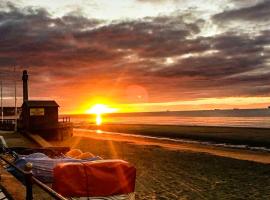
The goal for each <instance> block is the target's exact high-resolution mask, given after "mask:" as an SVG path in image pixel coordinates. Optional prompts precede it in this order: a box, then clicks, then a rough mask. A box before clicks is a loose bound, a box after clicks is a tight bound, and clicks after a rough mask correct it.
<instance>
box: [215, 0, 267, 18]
mask: <svg viewBox="0 0 270 200" xmlns="http://www.w3.org/2000/svg"><path fill="white" fill-rule="evenodd" d="M269 13H270V1H269V0H265V1H262V2H259V3H257V4H255V5H252V6H249V7H242V8H239V9H234V10H225V11H224V12H222V13H219V14H216V15H214V16H213V19H214V20H215V21H217V22H226V21H233V20H247V21H264V22H269V21H270V15H269Z"/></svg>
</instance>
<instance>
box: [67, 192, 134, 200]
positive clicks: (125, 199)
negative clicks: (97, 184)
mask: <svg viewBox="0 0 270 200" xmlns="http://www.w3.org/2000/svg"><path fill="white" fill-rule="evenodd" d="M70 200H135V193H134V192H133V193H129V194H122V195H115V196H110V197H80V198H70Z"/></svg>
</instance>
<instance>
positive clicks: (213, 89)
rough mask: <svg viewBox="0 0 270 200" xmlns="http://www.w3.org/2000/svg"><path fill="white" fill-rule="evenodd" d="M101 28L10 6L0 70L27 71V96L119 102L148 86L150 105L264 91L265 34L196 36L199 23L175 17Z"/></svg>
mask: <svg viewBox="0 0 270 200" xmlns="http://www.w3.org/2000/svg"><path fill="white" fill-rule="evenodd" d="M257 6H258V5H257ZM243 9H244V8H243ZM245 9H251V8H245ZM255 10H256V9H255ZM238 11H239V12H240V13H241V10H240V9H239V10H238ZM226 12H229V11H226ZM234 12H236V11H234ZM224 13H225V12H224ZM224 13H222V14H224ZM243 13H245V12H243ZM224 15H225V14H224ZM228 16H229V15H228ZM232 16H234V14H233V15H232ZM235 16H236V15H235ZM241 16H242V17H240V18H245V17H243V16H245V15H244V14H241ZM219 18H220V19H219ZM224 19H226V17H224ZM228 19H229V18H228ZM215 20H221V17H218V15H216V16H215ZM106 23H107V22H104V21H100V20H96V19H88V18H85V17H82V16H75V15H67V16H64V17H61V18H54V17H52V16H50V14H49V13H48V12H46V10H44V9H33V8H25V9H18V8H16V7H15V6H13V5H8V9H7V10H3V11H0V35H1V37H0V44H1V45H0V67H1V69H4V68H7V67H9V66H14V65H19V66H23V67H27V68H28V69H29V70H30V73H31V74H32V76H31V83H32V90H31V91H33V93H32V95H33V96H50V95H52V94H53V95H56V96H58V97H59V96H62V97H63V98H64V97H65V98H72V97H73V96H74V94H77V93H80V94H78V95H82V96H84V97H85V98H88V97H89V96H91V95H93V96H94V95H101V96H102V95H103V96H106V95H111V96H113V97H114V98H115V99H119V101H125V99H124V98H125V88H126V87H127V86H128V85H132V84H135V85H140V86H142V87H144V88H146V90H147V91H148V93H149V101H176V100H181V99H183V98H198V97H219V96H223V97H224V96H239V95H240V96H241V95H242V96H249V95H267V94H269V93H270V88H269V87H265V85H269V83H270V82H269V81H268V79H266V78H265V77H266V74H267V73H268V72H267V70H266V69H267V68H268V67H269V63H268V64H267V62H268V61H267V58H268V57H269V51H267V50H266V49H265V45H269V44H270V39H269V31H261V32H258V34H257V35H253V36H251V35H248V34H243V33H238V32H225V33H223V34H220V35H214V36H211V37H202V36H198V35H200V31H201V30H200V27H201V24H202V23H204V21H203V20H200V21H196V20H195V21H194V22H193V23H192V22H186V20H185V18H184V16H183V15H181V13H179V14H178V15H172V16H158V17H147V18H144V19H140V20H133V21H132V20H130V21H115V22H112V23H108V24H106ZM169 58H170V59H171V60H172V61H171V63H168V62H166V60H167V59H169ZM255 72H256V73H255ZM267 75H268V74H267ZM232 84H233V85H232ZM40 88H46V91H44V90H41V89H40ZM183 94H184V95H183Z"/></svg>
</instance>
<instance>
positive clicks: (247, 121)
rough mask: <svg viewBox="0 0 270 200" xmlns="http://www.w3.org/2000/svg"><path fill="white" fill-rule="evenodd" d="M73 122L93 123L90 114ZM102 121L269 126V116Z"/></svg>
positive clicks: (113, 119) (115, 119) (111, 119)
mask: <svg viewBox="0 0 270 200" xmlns="http://www.w3.org/2000/svg"><path fill="white" fill-rule="evenodd" d="M70 117H71V121H72V122H74V123H75V124H81V123H95V117H94V116H91V115H71V116H70ZM102 121H103V123H116V124H117V123H118V124H163V125H165V124H167V125H197V126H199V125H202V126H233V127H263V128H270V117H183V116H132V117H128V116H106V115H105V116H102Z"/></svg>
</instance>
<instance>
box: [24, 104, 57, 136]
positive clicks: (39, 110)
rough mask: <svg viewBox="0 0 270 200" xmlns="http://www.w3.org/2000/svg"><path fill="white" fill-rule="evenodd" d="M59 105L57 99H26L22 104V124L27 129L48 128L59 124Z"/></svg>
mask: <svg viewBox="0 0 270 200" xmlns="http://www.w3.org/2000/svg"><path fill="white" fill-rule="evenodd" d="M58 107H59V105H58V104H57V103H56V102H55V101H39V100H26V101H24V102H23V104H22V113H21V119H22V126H23V129H24V130H27V131H38V130H48V129H52V128H56V127H57V125H58Z"/></svg>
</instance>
